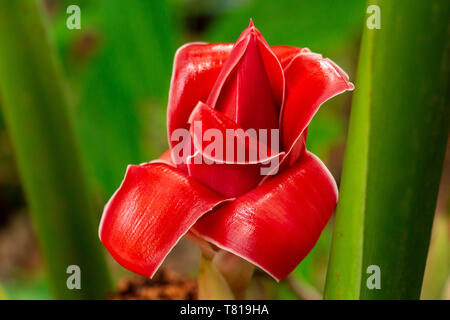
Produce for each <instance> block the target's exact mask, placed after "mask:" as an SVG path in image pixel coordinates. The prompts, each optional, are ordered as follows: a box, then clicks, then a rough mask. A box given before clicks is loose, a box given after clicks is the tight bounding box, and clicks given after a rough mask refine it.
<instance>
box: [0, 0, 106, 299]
mask: <svg viewBox="0 0 450 320" xmlns="http://www.w3.org/2000/svg"><path fill="white" fill-rule="evenodd" d="M0 95H1V98H2V107H3V112H4V118H5V122H6V125H7V129H8V133H9V136H10V138H11V140H12V142H13V146H14V150H15V154H16V158H17V162H18V167H19V171H20V174H21V178H22V182H23V186H24V189H25V193H26V196H27V199H28V203H29V205H30V208H31V216H32V220H33V224H34V227H35V230H36V233H37V235H38V238H39V242H40V246H41V249H42V252H43V255H44V258H45V261H46V265H47V269H48V277H49V280H50V286H51V289H52V292H53V294H54V297H55V298H60V299H68V298H80V299H82V298H104V297H105V296H106V295H105V294H106V290H107V289H108V288H109V276H108V272H107V268H106V263H105V259H104V256H103V252H102V250H101V248H100V243H99V241H98V238H97V235H96V224H97V223H96V221H95V218H94V213H93V209H92V207H91V203H90V200H91V199H90V198H89V193H88V186H87V183H86V178H85V174H84V170H83V168H82V164H81V160H80V154H79V149H78V145H77V144H76V139H75V134H74V129H73V124H72V120H71V119H72V117H71V114H70V112H71V110H70V106H69V99H68V98H67V95H66V92H65V88H64V82H63V80H62V77H61V72H60V68H59V65H58V63H57V59H56V57H55V53H54V50H53V47H52V45H51V44H50V41H49V37H48V32H47V29H46V27H45V25H44V19H43V12H42V8H41V7H39V6H38V2H37V1H36V0H20V1H17V0H1V1H0ZM70 265H77V266H79V267H80V269H81V289H80V290H76V289H75V290H69V289H68V288H67V285H66V281H67V278H68V277H69V276H70V275H69V274H67V273H66V270H67V267H68V266H70Z"/></svg>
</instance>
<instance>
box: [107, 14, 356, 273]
mask: <svg viewBox="0 0 450 320" xmlns="http://www.w3.org/2000/svg"><path fill="white" fill-rule="evenodd" d="M352 89H353V84H351V83H350V82H349V79H348V76H347V75H346V74H345V72H344V71H342V70H341V69H340V68H339V67H338V66H337V65H336V64H335V63H333V62H332V61H331V60H329V59H326V58H323V57H322V56H321V55H319V54H316V53H312V52H311V51H310V50H308V49H301V48H295V47H289V46H273V47H270V46H269V45H268V44H267V42H266V41H265V40H264V38H263V37H262V35H261V34H260V32H259V31H258V30H257V29H256V28H255V27H254V25H253V23H250V26H249V27H248V28H247V29H246V30H245V31H244V32H243V33H242V34H241V36H240V37H239V39H238V40H237V41H236V43H235V44H225V43H221V44H205V43H190V44H186V45H184V46H183V47H181V48H180V49H179V50H178V51H177V53H176V55H175V61H174V67H173V75H172V81H171V88H170V93H169V104H168V111H167V126H168V135H169V140H170V141H169V144H170V150H168V151H167V152H166V153H165V154H164V155H163V156H162V157H161V158H160V159H158V160H155V161H152V162H149V163H146V164H142V165H130V166H129V167H128V169H127V171H126V175H125V178H124V180H123V182H122V184H121V186H120V187H119V189H118V190H117V191H116V192H115V194H114V195H113V196H112V198H111V199H110V200H109V202H108V203H107V205H106V206H105V209H104V212H103V217H102V220H101V223H100V230H99V234H100V239H101V241H102V242H103V244H104V245H105V247H106V248H107V249H108V251H109V252H110V253H111V255H112V256H113V257H114V258H115V259H116V260H117V261H118V262H119V263H120V264H121V265H122V266H124V267H125V268H127V269H129V270H131V271H133V272H136V273H138V274H141V275H144V276H150V277H151V276H153V275H154V273H155V272H156V271H157V270H158V268H159V266H160V265H161V263H162V262H163V260H164V258H165V257H166V256H167V254H168V253H169V252H170V250H171V249H172V248H173V247H174V246H175V244H176V243H177V242H178V241H179V240H180V238H181V237H183V236H184V235H185V234H186V233H188V232H189V233H190V234H192V235H193V236H195V237H196V238H197V239H202V241H207V242H208V243H210V244H212V245H214V246H215V247H218V248H221V249H223V250H226V251H228V252H231V253H233V254H235V255H237V256H239V257H241V258H243V259H246V260H247V261H249V262H251V263H253V264H254V265H256V266H258V267H260V268H261V269H263V270H264V271H266V272H267V273H269V274H270V275H271V276H272V277H274V278H275V279H276V280H281V279H282V278H284V277H285V276H287V275H288V274H289V273H290V272H291V271H292V270H293V269H294V268H295V267H296V266H297V265H298V264H299V263H300V262H301V261H302V260H303V259H304V258H305V257H306V255H307V254H308V253H309V251H310V250H311V249H312V248H313V247H314V245H315V243H316V242H317V240H318V238H319V236H320V234H321V232H322V230H323V228H324V227H325V225H326V224H327V222H328V220H329V218H330V216H331V214H332V212H333V211H334V208H335V206H336V203H337V196H338V191H337V187H336V183H335V181H334V179H333V177H332V175H331V174H330V172H329V171H328V170H327V168H326V167H325V165H324V164H323V163H322V162H321V161H320V160H319V159H318V158H317V157H316V156H315V155H313V154H312V153H310V152H309V151H307V150H306V146H305V144H306V136H307V129H308V125H309V123H310V121H311V119H312V117H313V116H314V114H315V113H316V112H317V110H318V108H319V107H320V105H321V104H323V103H324V102H325V101H327V100H328V99H330V98H332V97H333V96H335V95H337V94H339V93H341V92H344V91H346V90H352ZM194 122H200V123H201V124H202V130H203V131H204V130H207V129H215V130H216V132H225V131H226V129H230V128H231V129H235V130H237V129H242V130H248V129H255V130H260V129H266V130H268V131H270V130H279V136H280V141H279V144H278V146H279V148H278V149H279V150H277V148H272V147H273V145H272V144H273V142H268V141H267V139H266V141H263V142H261V141H259V139H260V137H258V136H247V137H246V138H247V140H244V139H245V138H243V137H237V141H238V143H237V147H236V148H245V149H249V148H251V147H250V143H249V142H248V141H249V140H251V139H255V141H256V146H257V148H258V149H259V150H261V149H266V150H264V151H265V154H266V157H258V158H257V159H254V161H244V162H234V163H233V161H231V162H229V161H228V162H227V161H222V162H219V161H213V163H212V164H211V163H206V162H207V161H200V162H198V163H197V162H195V161H193V160H194V159H195V158H197V159H198V157H200V160H202V159H204V160H206V158H208V159H209V160H217V159H210V158H211V157H212V158H214V155H213V154H208V155H207V154H206V153H207V152H206V148H203V146H202V145H201V143H200V144H199V139H200V140H201V138H202V133H203V131H199V132H197V133H196V132H195V130H193V123H194ZM180 129H181V130H185V131H186V132H188V134H187V136H185V137H184V138H185V139H181V136H180V135H176V134H175V133H176V132H177V130H180ZM189 129H190V131H188V130H189ZM200 142H201V141H200ZM276 142H277V141H276ZM216 151H217V150H216ZM246 151H249V150H246ZM233 159H234V158H233ZM233 159H232V160H233ZM274 159H276V160H277V162H276V165H275V167H274V168H273V170H272V171H271V173H269V174H268V175H266V176H264V175H262V174H261V169H262V168H263V167H264V165H265V164H267V162H268V161H269V160H274Z"/></svg>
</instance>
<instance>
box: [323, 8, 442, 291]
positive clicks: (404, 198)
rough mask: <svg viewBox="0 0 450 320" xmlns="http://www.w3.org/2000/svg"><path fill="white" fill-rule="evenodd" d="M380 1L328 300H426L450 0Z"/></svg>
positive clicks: (365, 59) (365, 57)
mask: <svg viewBox="0 0 450 320" xmlns="http://www.w3.org/2000/svg"><path fill="white" fill-rule="evenodd" d="M373 4H374V5H378V6H379V8H380V12H381V29H369V28H367V27H366V28H365V30H364V36H363V41H362V48H361V55H360V63H359V71H358V79H357V83H356V90H355V97H354V101H353V106H352V114H351V119H350V127H349V135H348V140H347V148H346V155H345V160H344V169H343V176H342V183H341V193H340V200H339V204H338V208H337V213H336V224H335V230H334V234H333V244H332V252H331V256H330V262H329V269H328V274H327V283H326V289H325V298H326V299H418V298H419V296H420V290H421V284H422V278H423V273H424V268H425V261H426V256H427V250H428V244H429V239H430V232H431V224H432V221H433V215H434V210H435V206H436V198H437V192H438V187H439V180H440V175H441V171H442V164H443V159H444V153H445V147H446V143H447V139H448V132H449V123H450V108H449V107H448V102H449V100H448V98H449V96H448V92H449V91H448V90H449V86H448V74H449V63H448V61H449V54H448V53H449V51H448V49H449V44H450V43H449V39H450V38H449V30H450V29H449V21H450V3H449V2H448V1H447V0H429V1H422V0H414V1H412V0H395V1H391V0H379V1H375V0H373V1H369V5H373ZM371 265H376V266H379V268H380V271H381V278H380V280H381V288H380V289H376V288H375V289H370V288H368V286H367V283H366V281H367V279H368V278H369V277H370V275H371V274H373V272H371V273H370V274H368V273H367V268H368V267H369V266H371Z"/></svg>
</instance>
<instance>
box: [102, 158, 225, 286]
mask: <svg viewBox="0 0 450 320" xmlns="http://www.w3.org/2000/svg"><path fill="white" fill-rule="evenodd" d="M223 200H224V199H223V197H221V196H219V195H218V194H217V193H215V192H214V191H212V190H210V189H208V188H207V187H205V186H203V185H202V184H200V183H199V182H197V181H195V179H192V178H189V177H187V176H185V175H183V174H182V173H180V172H179V171H177V169H175V168H173V167H171V166H168V165H166V164H163V163H149V164H144V165H140V166H129V167H128V169H127V173H126V175H125V179H124V180H123V182H122V185H121V186H120V188H119V189H118V190H117V191H116V193H115V194H114V195H113V196H112V198H111V199H110V200H109V202H108V204H107V205H106V206H105V210H104V212H103V216H102V221H101V223H100V229H99V235H100V240H101V241H102V242H103V244H104V245H105V247H106V248H107V249H108V251H109V252H110V253H111V255H112V256H113V257H114V258H115V259H116V260H117V262H119V263H120V264H121V265H122V266H124V267H125V268H127V269H129V270H131V271H133V272H136V273H138V274H141V275H144V276H150V277H151V276H153V274H154V273H155V272H156V270H157V269H158V268H159V266H160V265H161V263H162V261H163V260H164V258H165V257H166V255H167V254H168V253H169V251H170V250H171V249H172V248H173V247H174V246H175V244H176V243H177V242H178V240H179V239H180V238H181V237H182V236H183V235H184V234H185V233H186V232H187V231H188V230H189V229H190V228H191V226H192V225H193V224H194V223H195V222H196V221H197V219H198V218H200V217H201V216H202V215H203V214H204V213H205V212H208V211H209V210H211V209H212V208H214V207H215V206H216V205H218V204H219V203H221V202H222V201H223Z"/></svg>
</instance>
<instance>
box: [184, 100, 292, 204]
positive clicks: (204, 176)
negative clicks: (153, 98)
mask: <svg viewBox="0 0 450 320" xmlns="http://www.w3.org/2000/svg"><path fill="white" fill-rule="evenodd" d="M189 122H190V123H191V136H192V137H193V144H194V150H195V155H194V156H193V157H190V158H189V160H188V172H189V175H190V176H192V177H194V178H196V179H198V180H199V181H201V182H203V183H204V184H206V185H207V186H209V187H210V188H212V189H213V190H215V191H217V192H219V193H220V194H222V195H224V196H225V197H236V196H239V195H241V194H243V193H244V192H246V191H249V190H251V189H252V188H254V187H256V186H257V185H258V183H259V182H260V181H261V179H262V178H263V175H262V174H261V169H262V168H266V167H269V165H270V163H275V164H278V163H279V162H280V158H281V157H282V155H283V154H280V153H278V152H277V151H276V150H272V149H270V148H268V147H267V144H264V143H261V142H259V141H258V139H257V138H258V133H257V132H255V133H256V134H255V135H254V136H253V135H251V134H246V132H245V131H244V130H243V128H241V127H240V126H239V125H238V124H236V123H235V122H234V121H233V120H231V119H229V118H228V117H226V116H225V115H223V114H222V113H220V112H218V111H217V110H215V109H212V108H210V107H209V106H207V105H206V104H204V103H201V102H200V103H199V104H198V106H197V107H196V108H195V109H194V111H193V112H192V115H191V117H190V120H189ZM200 126H201V127H200ZM213 130H214V132H215V135H214V136H211V137H208V136H207V135H206V134H205V133H211V132H213ZM230 130H233V131H230ZM227 132H232V133H233V136H231V135H228V134H227ZM234 133H236V134H235V135H234ZM230 138H232V139H233V140H231V139H230ZM204 139H207V140H208V141H203V140H204ZM217 139H218V141H217ZM227 142H231V143H227Z"/></svg>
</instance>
